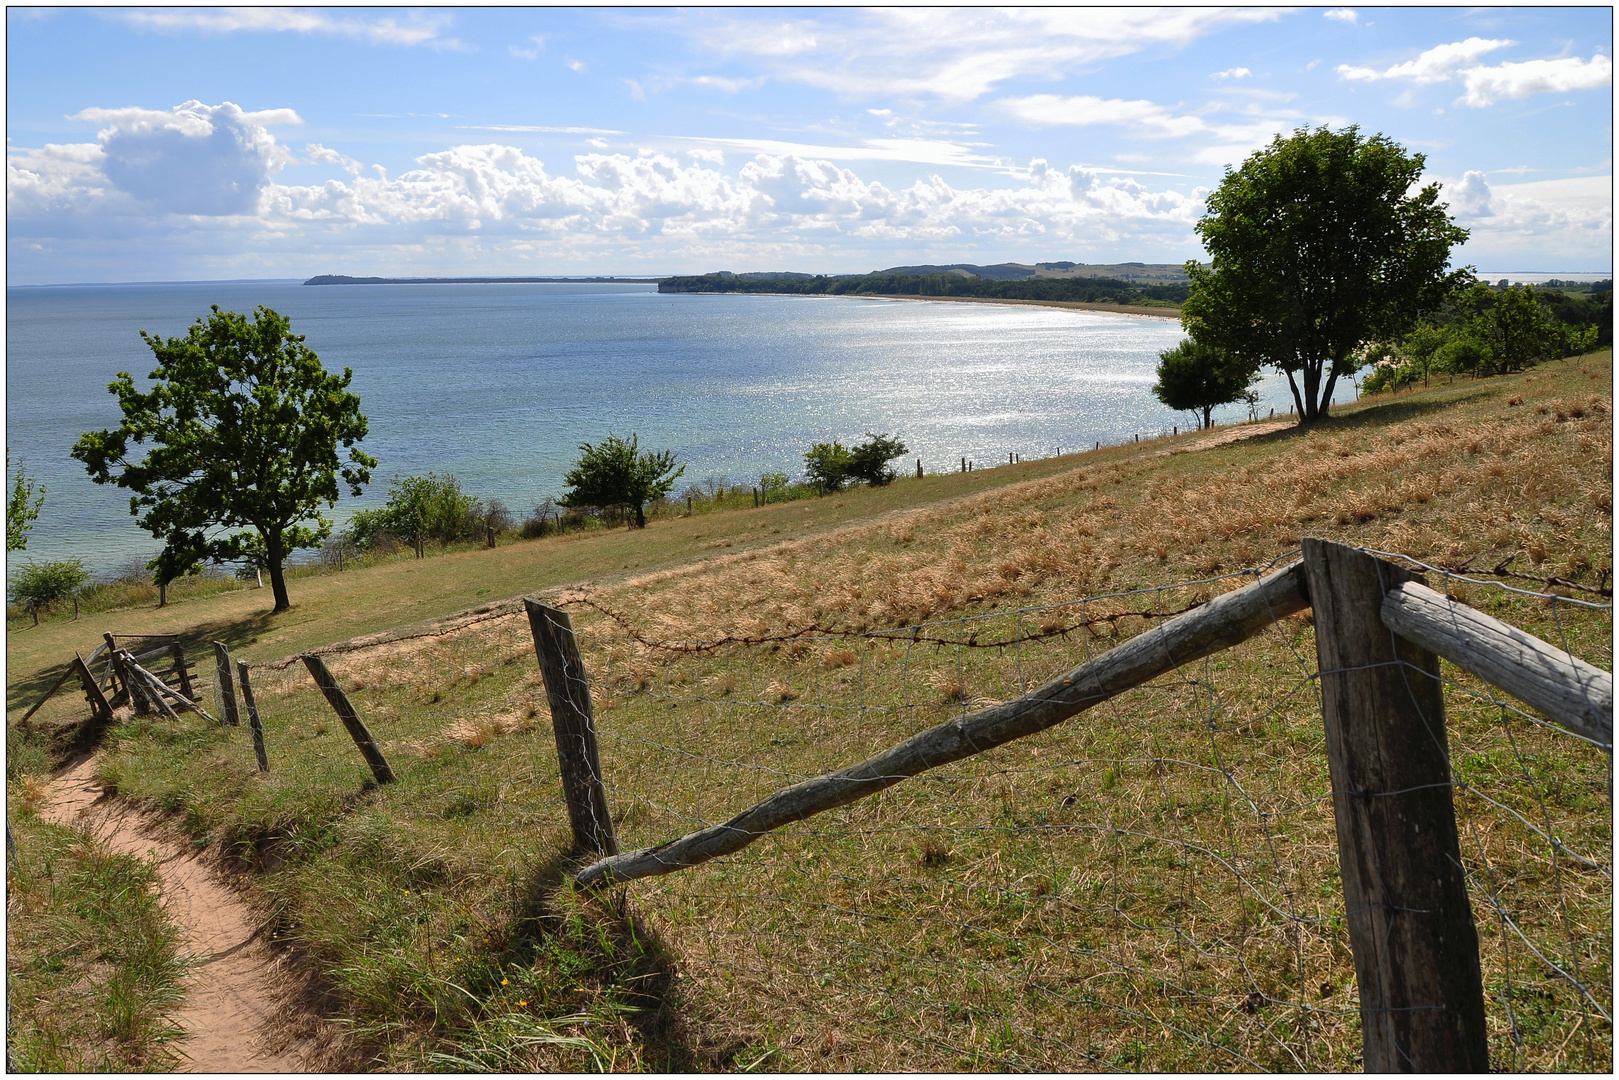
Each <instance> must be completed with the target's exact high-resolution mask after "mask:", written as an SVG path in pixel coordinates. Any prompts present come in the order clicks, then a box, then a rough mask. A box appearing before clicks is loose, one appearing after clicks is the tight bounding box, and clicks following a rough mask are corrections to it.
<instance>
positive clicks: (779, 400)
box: [6, 282, 1353, 572]
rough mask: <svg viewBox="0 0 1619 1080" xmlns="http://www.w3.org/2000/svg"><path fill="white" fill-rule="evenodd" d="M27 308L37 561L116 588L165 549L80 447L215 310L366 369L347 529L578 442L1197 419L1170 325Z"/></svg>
mask: <svg viewBox="0 0 1619 1080" xmlns="http://www.w3.org/2000/svg"><path fill="white" fill-rule="evenodd" d="M7 301H8V305H7V331H8V336H7V346H6V359H7V367H6V391H7V402H6V417H7V426H8V433H7V442H8V445H9V446H10V448H11V450H12V455H13V459H16V458H17V457H18V456H20V457H21V458H22V460H23V461H24V463H25V465H26V468H27V470H28V472H29V473H30V474H31V475H33V476H34V477H36V478H37V479H39V480H41V481H43V482H44V483H45V484H46V486H47V488H48V494H47V496H46V501H45V509H44V513H43V514H42V515H41V517H40V519H39V521H38V522H37V523H36V525H35V527H34V530H33V532H32V534H31V536H30V540H29V544H28V550H27V552H26V553H25V555H24V556H23V557H24V558H26V557H30V556H31V557H34V558H40V559H46V558H59V557H64V556H69V555H72V556H77V557H80V558H83V559H84V560H85V561H86V563H87V564H88V565H90V566H91V567H92V568H93V569H94V570H96V571H98V572H105V571H108V570H112V569H116V568H118V567H121V566H124V565H127V564H128V563H129V562H130V561H132V560H133V559H136V558H139V559H142V560H144V559H145V558H149V557H150V556H151V555H152V554H153V553H155V552H156V550H157V549H158V546H159V545H157V544H156V542H155V541H153V540H152V539H151V537H149V536H148V535H147V534H146V533H144V532H142V531H141V530H140V529H139V528H138V527H136V526H135V524H134V522H133V519H132V518H131V517H130V515H129V512H128V496H127V495H125V494H124V493H122V492H120V491H119V490H117V489H115V488H112V487H110V486H107V487H98V486H96V485H94V484H92V483H90V481H89V479H88V477H87V476H86V475H85V473H84V470H83V467H82V466H80V465H79V464H78V463H77V462H75V461H73V460H72V459H71V458H70V457H68V449H69V447H71V445H72V444H73V441H74V440H75V439H76V438H77V437H78V434H79V433H80V432H81V431H85V430H90V429H94V428H103V427H112V426H114V425H115V424H116V423H117V421H118V413H117V407H116V403H115V401H114V399H113V397H112V395H111V394H108V393H107V392H106V389H105V388H106V385H107V383H108V382H110V381H111V380H112V378H113V377H114V375H115V374H116V373H117V372H119V371H130V372H132V373H134V374H135V375H136V376H143V375H145V374H146V372H147V371H149V370H151V368H152V366H153V364H152V356H151V353H150V351H149V350H147V348H146V347H145V345H144V344H143V343H142V342H141V340H140V338H139V336H138V334H137V331H138V330H140V329H146V330H149V331H152V332H153V333H159V334H163V335H165V336H171V335H180V334H183V333H184V331H185V329H186V327H187V326H188V325H189V324H190V323H191V322H192V321H193V320H194V319H195V318H196V317H198V316H199V315H203V314H205V313H206V312H207V310H208V306H209V305H210V304H218V305H219V306H220V307H222V308H225V309H232V310H238V311H245V310H248V309H251V308H252V307H254V306H255V305H259V304H264V305H268V306H269V307H272V308H274V309H275V310H277V311H279V312H281V313H282V314H284V315H287V316H289V317H290V318H291V319H292V324H293V329H294V330H295V331H297V332H298V333H301V334H303V335H305V337H306V339H307V342H306V343H307V344H308V345H309V347H310V348H312V349H314V350H315V352H316V353H318V354H319V355H320V357H321V360H322V361H323V362H324V363H325V365H326V366H327V367H328V368H342V367H345V366H347V367H350V368H352V369H353V370H354V383H353V388H354V389H355V390H356V391H357V392H358V393H359V394H360V397H361V402H362V408H363V410H364V412H365V414H366V415H367V417H368V418H369V420H370V428H371V434H370V437H369V438H367V440H366V441H365V444H364V446H365V448H366V450H367V451H368V452H369V453H371V454H372V455H374V456H375V457H377V458H378V459H379V461H380V463H381V464H380V467H379V469H378V470H377V473H376V476H377V482H376V483H374V484H373V485H372V488H371V489H370V490H368V492H367V493H366V495H365V496H363V497H362V498H361V499H359V500H350V499H344V500H342V501H340V502H339V504H338V508H337V511H336V512H335V514H333V515H332V516H333V517H334V518H335V519H337V520H339V521H341V520H342V519H344V518H346V517H347V515H348V513H349V512H351V511H352V509H354V508H355V507H358V506H365V505H373V504H375V503H377V502H380V501H381V499H382V498H383V497H384V496H385V495H386V492H387V480H388V478H389V477H391V476H393V475H394V474H395V473H399V474H411V473H421V472H426V471H428V470H430V469H432V470H437V471H438V472H440V473H443V472H453V473H454V474H455V475H456V476H457V477H458V478H459V479H460V480H461V481H462V483H463V486H464V487H465V488H466V489H467V490H468V491H471V492H472V493H474V494H477V495H482V496H489V497H497V498H500V499H503V500H505V501H506V503H507V504H508V505H510V506H511V507H512V508H513V509H514V510H516V511H518V512H522V511H523V510H526V509H527V508H529V507H531V506H533V505H534V503H535V502H537V501H538V500H540V499H542V498H544V497H545V496H547V495H553V496H554V495H556V494H559V493H560V491H561V490H562V480H561V478H562V475H563V473H564V472H565V471H566V469H567V467H568V465H569V463H570V462H571V461H572V460H573V458H574V457H575V456H576V454H577V447H578V445H579V443H581V442H586V441H591V442H594V441H596V440H598V439H600V438H601V437H602V436H603V435H605V434H607V433H608V432H609V431H613V432H617V433H619V434H623V435H628V434H630V433H631V432H634V433H636V434H638V435H639V436H640V439H641V443H642V445H643V446H647V447H653V448H660V449H661V448H670V449H673V450H675V451H676V452H677V453H678V454H679V455H680V457H681V459H682V460H683V461H685V462H687V470H686V475H685V477H684V478H683V479H682V481H681V483H682V485H684V484H685V483H687V482H693V481H695V482H699V483H701V482H702V481H704V480H705V479H706V478H709V477H714V478H720V477H724V478H725V479H726V480H727V481H729V482H745V481H750V480H756V479H757V478H758V476H759V475H760V473H762V472H765V471H770V470H778V469H779V470H781V471H784V472H787V473H789V474H793V475H797V474H799V473H800V472H801V471H802V466H803V457H802V455H803V452H804V450H806V449H807V448H808V447H809V446H810V445H811V444H812V443H815V442H819V441H822V440H827V439H834V438H835V439H841V440H843V441H844V442H845V443H846V444H847V443H848V442H850V441H851V440H855V441H858V440H859V439H861V438H862V437H863V435H864V433H866V432H868V431H869V432H886V433H888V434H891V435H894V436H897V437H898V438H900V439H903V440H904V441H905V442H906V444H907V445H908V446H909V447H910V448H911V454H910V456H909V458H908V460H907V461H906V462H904V463H903V464H904V465H905V467H906V468H907V469H909V468H914V466H915V458H916V457H921V458H922V461H923V464H924V465H925V466H926V467H928V468H929V469H930V470H931V469H938V468H946V467H948V468H956V467H959V462H960V459H961V458H962V457H967V458H970V459H972V460H975V461H977V462H979V463H980V464H986V465H993V464H996V463H999V462H1004V461H1006V458H1007V454H1008V453H1012V452H1015V453H1018V454H1020V455H1022V456H1023V457H1024V458H1032V457H1043V456H1046V455H1049V454H1052V453H1055V452H1056V451H1057V449H1058V448H1066V449H1068V450H1073V449H1074V448H1076V447H1080V446H1090V445H1093V444H1094V443H1095V442H1096V441H1098V440H1100V441H1102V442H1103V443H1108V442H1117V441H1121V440H1124V439H1128V438H1130V437H1132V436H1133V435H1135V434H1136V433H1140V434H1142V435H1143V436H1145V435H1148V434H1155V433H1157V432H1159V431H1167V430H1168V429H1169V428H1170V426H1171V425H1172V424H1183V425H1184V424H1185V423H1186V422H1187V415H1186V414H1183V413H1182V414H1177V413H1172V412H1170V411H1169V410H1167V409H1165V408H1164V407H1163V406H1162V405H1160V404H1159V403H1158V402H1157V401H1156V400H1155V399H1154V398H1153V397H1152V394H1151V392H1150V387H1151V385H1152V383H1153V380H1154V368H1155V366H1156V364H1157V357H1158V353H1159V352H1160V351H1161V350H1163V349H1165V348H1168V347H1170V346H1171V345H1173V344H1175V343H1176V342H1177V341H1179V340H1180V337H1181V330H1180V326H1179V323H1177V322H1175V321H1173V320H1166V319H1154V318H1143V317H1136V316H1125V315H1109V314H1095V313H1089V312H1076V311H1062V310H1054V309H1049V308H1024V307H1011V306H998V305H988V304H956V303H928V302H917V301H885V300H866V299H850V298H842V297H791V296H734V295H732V296H726V295H689V294H676V295H659V294H658V293H657V292H656V287H655V286H651V285H597V284H589V285H586V284H577V285H575V284H551V285H540V284H536V285H370V286H318V287H313V286H301V285H299V284H297V283H294V282H271V283H244V282H230V283H215V284H181V285H121V286H71V287H60V288H13V289H8V290H7ZM1264 389H1265V394H1266V398H1267V401H1266V405H1265V408H1269V407H1270V406H1271V405H1276V406H1278V407H1279V408H1281V409H1286V408H1287V407H1288V400H1289V399H1288V398H1287V397H1286V389H1285V385H1279V384H1278V383H1277V382H1276V380H1275V379H1271V380H1268V381H1267V383H1266V386H1265V388H1264ZM1346 392H1347V393H1349V394H1351V395H1352V393H1353V391H1352V390H1348V389H1347V388H1346ZM1225 412H1226V415H1227V417H1228V418H1235V417H1237V416H1238V410H1237V409H1235V408H1232V409H1228V410H1226V411H1225Z"/></svg>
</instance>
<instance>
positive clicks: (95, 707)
mask: <svg viewBox="0 0 1619 1080" xmlns="http://www.w3.org/2000/svg"><path fill="white" fill-rule="evenodd" d="M73 669H74V670H75V671H77V672H78V673H79V681H80V682H82V683H83V684H84V696H85V697H87V698H89V699H90V710H91V711H92V712H94V713H95V714H96V718H97V719H99V720H101V721H102V722H103V723H111V722H112V706H111V705H110V704H108V702H107V696H106V695H105V694H103V693H102V692H101V684H100V683H98V682H96V677H95V676H94V675H92V674H91V673H90V665H89V664H86V663H85V662H84V657H82V656H80V655H79V654H78V653H74V654H73Z"/></svg>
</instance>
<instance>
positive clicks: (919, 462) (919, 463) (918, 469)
mask: <svg viewBox="0 0 1619 1080" xmlns="http://www.w3.org/2000/svg"><path fill="white" fill-rule="evenodd" d="M916 478H917V479H918V480H920V479H922V459H921V458H917V459H916Z"/></svg>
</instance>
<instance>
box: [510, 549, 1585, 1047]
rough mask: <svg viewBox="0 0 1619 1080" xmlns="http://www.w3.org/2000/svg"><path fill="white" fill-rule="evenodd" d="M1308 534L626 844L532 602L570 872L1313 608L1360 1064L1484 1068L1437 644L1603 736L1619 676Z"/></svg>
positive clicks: (586, 704) (1171, 662)
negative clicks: (1005, 681)
mask: <svg viewBox="0 0 1619 1080" xmlns="http://www.w3.org/2000/svg"><path fill="white" fill-rule="evenodd" d="M1303 547H1304V555H1303V558H1302V559H1300V560H1299V561H1297V562H1295V563H1293V564H1291V565H1289V566H1286V567H1284V568H1282V569H1281V570H1278V571H1276V572H1274V573H1272V574H1270V575H1268V576H1266V577H1264V578H1261V579H1260V580H1259V581H1257V582H1255V583H1254V584H1252V585H1249V586H1247V587H1245V588H1242V589H1238V590H1235V591H1233V592H1230V593H1227V594H1225V595H1224V596H1221V597H1218V598H1216V599H1215V600H1213V601H1211V602H1210V603H1208V604H1205V605H1203V606H1201V607H1199V608H1196V609H1195V610H1193V611H1191V612H1188V613H1186V614H1184V615H1181V616H1179V617H1178V618H1175V619H1172V620H1169V621H1167V622H1164V623H1162V624H1160V625H1159V626H1156V627H1154V628H1152V629H1150V630H1148V631H1146V632H1144V633H1142V634H1140V635H1138V636H1136V637H1134V638H1132V639H1131V640H1129V641H1127V642H1125V643H1124V644H1122V645H1120V646H1118V647H1117V648H1114V649H1112V650H1110V651H1108V652H1106V653H1103V654H1101V655H1100V656H1097V657H1095V658H1094V659H1092V660H1090V661H1088V662H1086V663H1084V664H1082V665H1080V666H1079V667H1076V668H1074V669H1072V670H1070V671H1068V672H1066V673H1065V674H1063V675H1061V676H1059V677H1057V678H1055V679H1052V680H1051V681H1049V682H1047V683H1046V684H1045V685H1043V686H1041V687H1039V688H1037V689H1035V690H1033V691H1031V692H1029V693H1027V694H1025V695H1023V696H1021V697H1019V698H1016V699H1014V700H1012V701H1008V702H1003V703H1001V704H997V705H992V706H989V707H988V708H984V709H980V710H978V711H976V712H973V713H970V714H968V715H966V716H962V717H959V718H957V719H954V720H950V721H948V722H946V723H943V724H939V725H937V726H936V727H933V728H930V729H928V730H926V731H923V732H920V733H918V734H916V735H914V736H912V737H911V738H909V739H906V740H905V741H903V742H901V743H899V744H898V745H897V746H894V747H892V748H890V749H888V750H886V751H883V752H882V753H879V754H877V755H875V756H873V757H870V758H868V759H867V760H865V761H862V762H860V763H858V764H855V765H852V766H849V767H848V768H845V769H840V770H837V771H835V772H831V773H827V774H825V775H823V776H819V777H815V778H813V779H810V780H806V781H803V782H801V783H797V784H793V785H790V786H788V787H785V788H782V789H781V790H779V791H777V792H776V793H775V794H773V795H771V796H769V797H768V798H766V799H764V800H763V801H761V802H759V803H757V804H756V805H754V806H752V807H749V808H748V809H746V810H744V811H742V812H741V813H740V814H737V815H736V816H735V817H732V818H731V819H730V820H728V821H726V822H724V823H722V824H719V825H714V826H711V827H709V828H705V829H700V830H698V831H696V832H693V833H690V834H688V835H686V836H683V837H680V838H679V839H676V840H672V841H670V842H668V843H665V844H660V845H658V846H656V847H651V848H643V849H640V850H636V851H629V852H624V853H622V854H616V853H614V852H615V848H616V840H615V839H614V837H613V834H612V828H611V824H610V819H609V818H608V817H607V811H606V808H607V794H606V790H605V786H604V785H603V783H602V777H601V770H600V766H599V764H598V755H597V751H596V736H595V730H594V725H593V721H592V718H591V714H590V698H589V693H588V679H587V676H586V673H585V672H584V671H583V669H582V667H580V666H579V664H578V652H577V647H576V646H574V645H573V643H572V631H571V628H570V627H569V624H568V620H567V616H566V615H564V614H563V613H562V612H560V611H556V610H555V609H550V608H545V607H543V606H541V605H538V604H535V603H532V602H530V606H529V613H530V618H531V621H532V623H533V626H534V637H535V646H536V649H537V650H539V653H540V657H541V667H542V669H543V670H544V675H545V680H546V687H547V691H548V693H549V695H550V698H551V702H552V709H553V716H554V718H555V731H556V737H557V743H558V751H559V753H558V758H559V761H560V763H561V767H562V769H563V791H564V794H565V796H566V798H567V800H568V812H569V817H570V820H571V821H572V822H573V823H574V837H575V840H576V842H577V843H578V844H579V846H580V847H581V848H582V849H584V850H587V851H596V852H599V853H602V854H605V855H606V857H605V858H602V859H599V860H598V861H596V862H593V863H591V864H590V865H588V866H586V867H585V868H584V869H582V870H580V871H579V872H578V874H577V875H576V877H575V881H576V883H577V884H578V885H580V886H585V887H589V886H597V885H606V884H612V883H618V882H625V881H630V880H633V879H635V878H641V877H648V876H652V875H657V874H668V873H672V872H675V871H678V870H682V869H685V868H687V867H691V866H696V865H698V864H700V863H703V862H707V861H708V860H710V859H715V858H719V857H721V856H723V855H727V854H730V853H732V852H735V851H738V850H740V849H742V848H743V847H746V846H747V845H748V844H751V843H752V842H753V841H755V840H757V839H759V838H760V837H761V836H764V835H766V834H767V833H769V832H771V831H772V830H774V829H778V828H781V827H782V826H783V825H787V824H790V823H792V822H795V821H801V820H803V819H805V818H808V817H812V816H814V815H816V814H819V813H822V812H824V811H827V810H831V809H833V808H835V807H839V806H845V805H847V804H849V803H852V802H855V801H857V800H859V799H863V798H865V797H867V796H869V795H872V794H875V793H876V792H878V791H881V790H883V789H885V788H888V787H891V786H893V785H894V784H897V783H899V782H901V781H902V780H905V779H906V778H908V777H913V776H916V775H918V774H920V773H923V772H926V771H927V770H929V769H933V768H937V767H938V766H940V765H944V764H947V763H949V762H953V761H959V760H961V759H963V758H967V757H971V756H973V755H976V754H981V753H983V752H985V751H986V750H990V749H992V748H994V747H996V746H1000V745H1002V744H1005V743H1008V742H1011V741H1013V740H1016V739H1021V738H1024V737H1027V736H1029V735H1032V734H1034V733H1036V732H1039V731H1043V730H1046V729H1047V728H1050V727H1052V726H1054V725H1056V724H1060V723H1062V722H1064V721H1066V720H1069V719H1071V718H1073V717H1074V716H1077V715H1078V714H1079V713H1081V712H1083V711H1085V710H1086V709H1089V708H1091V707H1093V706H1095V705H1098V704H1100V703H1102V702H1104V701H1107V700H1109V699H1110V698H1113V697H1115V696H1117V695H1119V694H1121V693H1123V692H1125V691H1126V690H1129V689H1131V688H1132V687H1135V686H1139V685H1141V684H1142V683H1144V682H1147V681H1149V680H1151V679H1153V678H1155V677H1157V676H1159V675H1162V674H1164V673H1166V672H1169V671H1171V670H1173V669H1175V668H1178V667H1181V666H1183V665H1185V664H1187V663H1190V662H1192V661H1195V660H1198V659H1201V658H1203V657H1206V656H1209V655H1211V654H1213V653H1216V652H1219V651H1220V650H1223V649H1226V648H1229V647H1231V646H1233V645H1236V644H1237V643H1239V642H1241V641H1243V640H1245V639H1247V638H1249V637H1251V636H1253V635H1254V634H1256V633H1258V632H1259V631H1260V630H1262V629H1264V628H1265V627H1267V626H1269V625H1271V624H1272V623H1273V622H1274V621H1276V620H1277V619H1281V618H1284V617H1286V616H1288V615H1291V614H1294V613H1296V612H1299V611H1303V610H1305V609H1307V608H1311V609H1313V611H1314V619H1315V626H1316V650H1317V660H1318V664H1319V679H1320V690H1321V700H1322V719H1323V723H1324V726H1325V729H1326V745H1327V755H1328V766H1329V769H1330V773H1331V778H1332V791H1333V794H1332V800H1333V811H1334V816H1335V819H1336V824H1337V835H1338V854H1339V866H1340V868H1341V871H1342V879H1343V887H1344V906H1345V911H1346V915H1347V922H1348V929H1349V938H1350V945H1351V948H1352V949H1353V952H1354V958H1355V971H1356V978H1357V981H1358V984H1359V988H1360V1014H1361V1021H1362V1038H1363V1042H1364V1059H1363V1060H1364V1062H1365V1066H1366V1069H1367V1070H1368V1071H1373V1072H1408V1071H1423V1072H1432V1071H1456V1072H1483V1071H1487V1069H1488V1067H1489V1057H1488V1048H1487V1042H1486V1032H1485V1023H1484V993H1483V984H1482V979H1481V975H1480V965H1479V953H1478V935H1477V931H1476V928H1475V925H1474V920H1473V915H1472V911H1471V908H1470V905H1469V901H1468V897H1467V888H1466V879H1465V874H1464V870H1463V864H1462V861H1461V852H1460V845H1459V843H1458V838H1457V829H1456V817H1455V811H1454V807H1453V802H1452V791H1451V789H1452V783H1453V781H1452V774H1451V765H1450V758H1449V752H1448V746H1447V741H1446V730H1445V719H1444V701H1443V693H1442V691H1443V684H1442V683H1441V681H1440V677H1439V661H1438V658H1439V657H1440V656H1443V657H1445V658H1446V659H1447V660H1450V661H1451V662H1452V663H1455V664H1457V665H1458V666H1460V667H1462V668H1464V669H1466V670H1467V671H1469V672H1472V673H1473V674H1475V675H1477V676H1479V677H1480V678H1482V679H1485V680H1486V681H1488V682H1491V683H1493V684H1494V685H1496V686H1498V687H1499V688H1501V689H1502V690H1505V691H1506V692H1508V693H1509V694H1512V695H1513V696H1514V697H1517V698H1518V699H1519V700H1521V701H1523V702H1524V703H1526V704H1528V705H1531V706H1533V707H1534V708H1536V709H1539V710H1540V711H1541V712H1542V713H1544V714H1545V715H1546V716H1547V717H1549V718H1550V719H1551V720H1553V721H1554V722H1556V723H1557V724H1559V725H1560V726H1562V727H1563V728H1565V729H1566V730H1568V731H1570V732H1572V733H1574V734H1575V735H1578V736H1579V737H1581V738H1583V739H1587V740H1589V741H1591V742H1593V743H1595V744H1597V745H1598V746H1600V747H1601V748H1603V749H1604V750H1606V751H1607V752H1608V753H1609V754H1611V753H1612V746H1613V676H1612V675H1611V674H1610V673H1608V672H1605V671H1602V670H1600V669H1598V668H1595V667H1593V666H1591V665H1590V664H1587V663H1585V662H1583V661H1581V660H1578V659H1576V658H1574V657H1572V656H1570V655H1569V654H1568V653H1567V652H1565V651H1563V650H1560V649H1556V648H1554V647H1553V646H1550V645H1548V644H1546V643H1545V642H1543V641H1540V640H1538V639H1537V638H1534V637H1532V636H1531V635H1529V634H1526V633H1524V632H1522V631H1520V630H1517V629H1515V628H1514V627H1511V626H1509V625H1507V624H1505V623H1503V622H1500V621H1499V620H1497V619H1494V618H1492V617H1491V616H1489V615H1486V614H1484V613H1482V612H1479V611H1476V610H1474V609H1472V608H1469V607H1467V606H1466V605H1463V604H1460V603H1457V602H1455V601H1453V600H1451V599H1449V598H1447V597H1445V596H1443V595H1441V594H1440V593H1437V592H1435V591H1434V590H1432V589H1430V588H1428V587H1427V586H1426V585H1425V584H1423V583H1422V580H1421V578H1420V576H1419V575H1416V574H1414V573H1412V572H1411V571H1409V570H1407V569H1405V568H1403V567H1400V566H1397V565H1395V564H1394V563H1391V562H1388V561H1386V560H1383V559H1380V558H1377V557H1376V556H1374V555H1372V554H1370V553H1367V552H1365V551H1362V550H1359V549H1355V548H1350V547H1345V546H1343V545H1340V544H1335V543H1331V542H1328V541H1324V540H1317V539H1313V538H1307V539H1306V540H1305V541H1304V545H1303ZM548 654H549V655H550V656H551V659H550V661H549V662H548V660H547V656H548ZM564 655H566V656H568V659H562V657H563V656H564ZM559 683H560V684H561V685H558V684H559Z"/></svg>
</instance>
